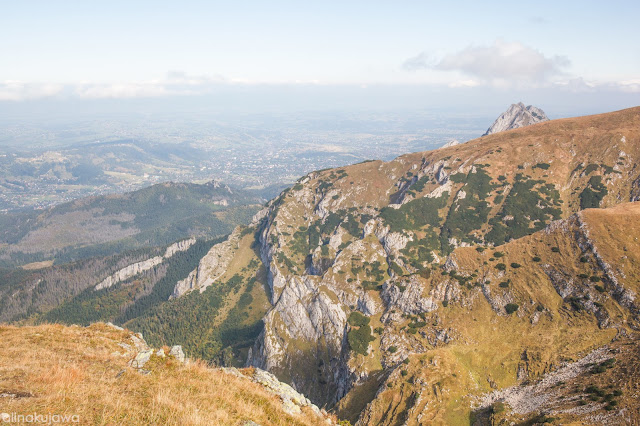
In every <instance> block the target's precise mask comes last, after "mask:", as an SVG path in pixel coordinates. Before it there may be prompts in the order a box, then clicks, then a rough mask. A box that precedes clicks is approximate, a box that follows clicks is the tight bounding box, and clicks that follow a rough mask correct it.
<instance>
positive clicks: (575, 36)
mask: <svg viewBox="0 0 640 426" xmlns="http://www.w3.org/2000/svg"><path fill="white" fill-rule="evenodd" d="M638 17H640V2H637V1H631V0H629V1H620V0H610V1H607V2H602V1H588V0H587V1H557V0H555V1H546V0H542V1H537V2H492V1H483V2H478V1H457V2H454V1H426V0H423V1H407V0H397V1H373V0H369V1H355V0H354V1H347V0H342V1H331V0H325V1H277V0H273V1H260V2H258V1H242V0H239V1H224V2H221V1H194V0H183V1H173V2H169V1H161V0H155V1H132V0H129V1H119V0H110V1H86V0H82V1H76V0H45V1H35V0H22V1H7V0H5V1H3V4H2V13H1V14H0V102H3V103H7V102H9V103H11V102H14V103H15V102H25V101H26V102H28V101H37V100H51V99H56V100H60V99H62V100H74V101H76V100H96V99H137V98H144V99H153V98H168V97H172V96H187V97H189V96H196V97H197V96H203V95H211V94H215V93H218V92H219V91H220V90H223V91H224V90H228V89H229V88H231V89H232V90H235V91H236V92H242V91H247V90H248V91H251V90H255V91H257V92H260V91H264V90H265V87H267V88H274V87H275V88H280V89H282V90H285V91H287V90H288V91H291V90H292V89H291V88H292V87H305V90H309V91H310V92H313V93H322V92H323V90H325V88H331V90H333V91H335V92H336V93H339V92H340V90H339V88H344V93H360V94H362V93H366V91H367V90H370V91H372V92H375V93H377V95H376V96H375V99H377V100H376V102H380V103H381V104H382V103H384V102H385V99H386V98H385V96H387V95H385V93H386V94H389V96H392V94H393V92H394V88H402V90H404V91H405V92H407V93H411V92H412V91H413V90H414V89H415V91H417V92H419V93H425V94H427V95H425V96H426V97H430V98H431V99H432V102H434V103H437V102H440V101H442V100H445V99H448V98H450V97H451V96H453V95H455V96H458V97H461V99H465V96H467V95H468V96H470V97H472V98H473V97H476V98H477V97H479V96H480V97H482V96H488V97H492V96H494V97H495V98H497V99H498V98H499V99H502V98H504V99H510V98H513V101H514V102H515V101H518V100H519V99H516V97H518V96H521V95H522V94H527V95H529V96H530V98H533V99H535V98H536V96H537V95H538V97H539V98H540V99H541V100H544V99H548V100H549V101H550V102H553V100H558V101H559V100H561V99H562V100H563V101H564V102H565V103H567V104H568V105H570V104H571V102H573V103H575V104H576V108H577V107H579V106H580V105H581V103H583V102H584V99H585V96H587V98H588V99H590V102H594V103H597V102H598V99H609V100H611V102H610V103H611V104H612V106H617V105H618V104H619V106H621V107H622V106H633V105H638V104H640V102H639V100H640V44H639V43H638V41H639V40H640V25H638V23H637V19H638ZM308 88H311V89H308ZM336 88H338V89H336ZM356 88H357V89H360V91H358V90H355V89H356ZM412 88H413V89H412ZM327 90H329V89H327ZM363 91H364V92H363ZM553 93H555V97H554V95H552V94H553ZM559 93H562V94H563V96H560V95H558V94H559ZM428 94H432V95H433V96H428ZM585 94H587V95H585ZM348 96H355V95H348ZM358 96H360V95H358ZM567 96H568V97H569V99H567ZM364 98H367V96H364ZM339 99H340V96H339V95H336V97H335V99H334V102H338V101H339ZM367 102H369V101H367Z"/></svg>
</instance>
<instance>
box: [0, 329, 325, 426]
mask: <svg viewBox="0 0 640 426" xmlns="http://www.w3.org/2000/svg"><path fill="white" fill-rule="evenodd" d="M131 335H132V333H131V332H129V331H124V330H123V331H120V330H116V329H115V328H112V327H108V326H106V325H104V324H95V325H93V326H91V327H88V328H81V327H63V326H60V325H56V326H51V325H46V326H38V327H11V326H0V372H1V374H0V393H1V394H2V412H3V413H14V414H15V415H16V416H18V415H30V414H33V413H34V412H35V413H37V414H39V415H47V414H52V415H69V416H74V415H77V416H78V419H79V421H80V423H81V424H131V425H133V424H136V425H137V424H139V425H148V424H171V425H212V424H229V425H240V424H246V423H247V422H248V421H253V422H257V423H258V424H262V425H290V424H294V425H313V424H327V423H326V422H325V419H324V418H322V417H321V416H316V415H314V414H313V413H310V412H309V411H307V410H308V408H303V411H302V413H301V414H298V415H291V414H287V413H286V412H285V411H284V410H283V403H282V400H281V399H280V397H278V396H276V395H275V394H274V393H272V392H270V391H269V390H268V389H267V388H265V387H264V386H262V385H261V384H259V383H254V382H252V381H250V380H248V379H246V378H244V377H237V376H235V375H232V374H227V373H224V372H223V371H221V370H219V369H212V368H209V367H207V366H206V365H205V364H203V363H201V362H187V363H186V364H180V363H179V362H177V361H176V360H174V359H173V358H171V357H166V358H160V357H157V356H153V357H152V358H151V361H149V362H148V363H147V364H145V369H146V370H147V371H148V372H149V373H148V374H146V375H145V374H142V373H140V372H138V371H136V370H135V369H133V368H131V367H129V366H128V362H129V361H130V360H131V359H132V357H133V355H134V354H132V353H131V351H130V349H127V348H130V347H131V346H132V336H131ZM154 352H155V351H154ZM9 415H11V414H9Z"/></svg>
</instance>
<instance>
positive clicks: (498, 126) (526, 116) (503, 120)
mask: <svg viewBox="0 0 640 426" xmlns="http://www.w3.org/2000/svg"><path fill="white" fill-rule="evenodd" d="M548 120H549V118H548V117H547V115H546V114H545V113H544V111H543V110H541V109H540V108H538V107H535V106H533V105H529V106H526V107H525V106H524V104H523V103H522V102H518V103H517V104H511V106H510V107H509V109H507V110H506V111H505V112H503V113H502V114H500V116H499V117H498V118H497V119H496V121H494V122H493V124H492V125H491V127H489V128H488V129H487V131H486V132H485V133H484V135H482V136H487V135H490V134H492V133H498V132H504V131H506V130H511V129H517V128H519V127H525V126H530V125H531V124H536V123H540V122H542V121H548Z"/></svg>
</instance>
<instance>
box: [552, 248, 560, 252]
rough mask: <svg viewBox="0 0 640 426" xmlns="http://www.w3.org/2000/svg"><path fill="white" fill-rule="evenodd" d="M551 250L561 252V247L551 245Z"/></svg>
mask: <svg viewBox="0 0 640 426" xmlns="http://www.w3.org/2000/svg"><path fill="white" fill-rule="evenodd" d="M551 251H552V252H554V253H560V247H551Z"/></svg>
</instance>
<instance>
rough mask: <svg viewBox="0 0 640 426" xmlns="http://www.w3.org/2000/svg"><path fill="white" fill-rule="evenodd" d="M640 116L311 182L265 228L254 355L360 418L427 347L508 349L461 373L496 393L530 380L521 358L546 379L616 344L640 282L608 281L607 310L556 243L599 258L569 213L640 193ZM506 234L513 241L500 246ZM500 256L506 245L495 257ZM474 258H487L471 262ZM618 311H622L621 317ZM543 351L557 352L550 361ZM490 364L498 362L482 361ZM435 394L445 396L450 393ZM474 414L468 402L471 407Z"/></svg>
mask: <svg viewBox="0 0 640 426" xmlns="http://www.w3.org/2000/svg"><path fill="white" fill-rule="evenodd" d="M638 123H640V110H639V109H632V110H626V111H622V112H619V113H612V114H605V115H601V116H593V117H583V118H578V119H567V120H557V121H553V122H548V123H543V124H541V125H540V126H536V127H535V128H533V127H525V128H522V129H518V130H516V131H515V132H510V133H509V134H497V135H490V136H487V137H485V138H482V139H479V140H475V141H470V142H468V143H466V144H462V145H456V146H451V147H448V148H443V149H439V150H436V151H431V152H425V153H416V154H409V155H405V156H402V157H399V158H398V159H396V160H394V161H391V162H388V163H383V162H379V161H373V162H365V163H361V164H357V165H353V166H349V167H344V168H339V169H333V170H326V171H321V172H314V173H311V174H309V175H307V176H305V177H304V178H302V179H300V180H299V181H298V182H297V183H296V185H294V186H293V187H292V188H290V189H289V190H287V191H285V192H284V193H283V194H281V196H280V197H278V198H276V199H275V200H273V201H272V202H270V203H269V204H268V206H267V211H266V212H265V214H264V215H263V216H260V217H259V218H258V220H257V221H256V222H255V223H254V225H253V226H254V228H255V229H256V239H257V244H258V247H259V250H260V256H261V258H262V262H263V264H264V266H265V268H266V270H267V283H268V288H269V293H270V301H271V305H272V308H271V310H270V311H269V312H268V314H267V315H266V316H265V318H264V320H263V322H264V330H263V331H262V333H261V335H260V337H259V338H258V341H257V343H256V344H255V345H254V347H253V349H252V351H251V354H250V356H249V364H250V365H253V366H256V367H260V368H263V369H266V370H268V371H271V372H273V373H274V374H276V375H277V376H278V377H279V378H280V379H281V380H284V381H285V382H287V383H291V384H292V386H293V387H294V388H295V389H297V390H298V391H300V392H302V393H304V394H305V395H307V396H308V397H309V398H310V399H311V400H312V401H314V403H317V404H320V405H322V404H328V405H333V404H336V403H338V402H339V401H340V404H339V405H338V407H339V408H338V409H339V410H341V412H343V413H345V416H346V417H349V416H350V414H349V413H352V412H357V413H359V411H360V410H361V409H363V408H365V407H364V405H360V406H358V404H361V403H362V401H363V400H367V398H369V399H368V400H367V401H379V402H380V401H381V402H380V403H381V404H384V403H385V402H384V401H386V400H385V399H382V400H380V399H379V398H378V397H376V395H382V394H384V395H387V393H385V392H386V391H387V390H388V389H392V393H393V395H395V396H393V398H397V397H398V395H399V393H398V392H400V391H399V390H398V389H396V385H398V384H399V383H401V382H402V383H404V379H403V378H404V377H406V376H405V374H409V373H408V372H407V373H402V371H404V370H407V371H409V370H408V368H407V367H403V366H406V365H413V358H414V357H415V356H418V355H420V359H423V358H424V357H425V356H426V358H424V359H427V358H429V359H432V358H433V356H432V355H428V354H433V353H435V352H433V351H436V352H439V351H440V350H441V349H442V350H445V352H446V357H451V356H453V355H451V354H450V353H449V352H448V351H449V349H446V348H450V347H460V348H461V349H460V350H461V351H462V352H464V353H467V351H473V350H475V349H472V348H474V347H475V348H476V349H477V350H480V351H481V352H482V351H484V352H482V353H486V356H489V355H488V354H489V353H490V352H491V353H494V352H495V350H496V349H495V348H500V351H502V352H500V353H501V354H503V356H501V357H497V358H496V362H497V360H501V361H500V362H501V364H500V363H498V364H492V363H490V362H489V363H488V364H487V362H488V361H487V359H488V358H486V359H485V358H482V359H476V360H473V361H471V362H472V364H473V365H472V367H470V366H465V368H464V369H462V370H460V372H459V373H456V374H459V375H460V374H461V375H466V376H465V377H467V376H468V375H469V374H471V376H472V377H476V376H477V375H480V376H482V378H477V379H474V380H479V381H480V382H482V383H483V384H478V387H477V389H478V392H480V391H484V390H485V389H486V388H485V384H486V386H489V388H488V389H491V388H492V387H493V386H497V387H502V386H506V385H510V384H512V383H513V382H514V381H515V380H517V379H518V374H516V373H517V371H518V366H519V365H520V363H521V361H522V360H521V357H522V356H523V355H522V353H523V351H524V352H527V353H529V354H533V353H535V354H536V355H535V357H537V358H536V362H533V361H530V362H529V363H528V364H527V365H526V367H522V368H520V370H521V371H525V370H523V369H526V371H527V372H528V373H527V374H529V376H527V377H538V376H539V375H540V374H542V373H543V372H545V371H549V370H550V369H552V368H554V366H555V365H557V363H558V361H559V359H560V358H561V357H562V356H571V357H573V356H575V355H576V354H577V353H578V352H580V351H582V350H585V349H586V348H588V347H593V345H601V344H603V343H604V342H606V341H607V339H610V338H611V337H612V334H611V332H612V331H613V335H615V332H616V331H615V330H616V327H618V328H619V327H627V325H625V324H627V323H625V321H628V320H633V321H635V320H634V319H633V318H634V317H633V315H635V309H636V308H635V306H634V305H632V304H630V303H629V300H630V298H633V297H635V296H630V295H631V294H632V293H630V292H636V291H637V290H636V289H635V287H634V286H635V284H633V281H632V280H626V281H625V284H623V285H622V287H623V288H619V289H616V288H617V287H616V285H615V284H607V286H602V288H603V289H605V292H608V291H611V293H610V297H609V298H607V303H612V304H611V305H605V303H604V301H602V300H600V299H602V294H601V293H600V292H599V290H598V289H595V288H590V289H588V290H587V289H585V288H584V284H585V283H584V281H580V282H577V281H576V279H575V278H572V277H578V276H582V275H585V274H587V272H586V271H576V270H575V269H567V265H568V264H569V262H568V260H567V259H566V257H565V256H566V253H565V252H564V246H563V245H560V242H559V241H561V240H563V239H565V238H566V243H563V244H570V245H571V247H572V249H571V250H572V251H573V252H576V253H577V252H582V251H583V249H584V251H585V253H588V252H589V249H588V243H586V242H585V241H587V239H588V238H587V237H585V235H586V234H585V233H584V232H582V231H579V230H580V229H582V228H581V227H580V223H579V221H580V220H583V219H582V216H574V217H572V216H571V215H573V214H574V213H575V212H577V211H579V210H580V209H581V208H584V207H598V206H600V207H604V206H613V205H616V204H618V203H620V202H624V201H629V200H631V199H632V198H633V191H634V182H635V181H636V180H637V179H638V170H637V167H636V164H637V159H638V158H639V156H640V139H639V131H638V129H639V128H640V127H638ZM594 129H597V130H595V131H594ZM605 142H606V143H605ZM570 217H572V218H571V219H569V218H570ZM563 218H564V219H565V221H564V222H562V221H561V222H557V220H560V219H563ZM567 220H568V221H567ZM592 226H595V225H593V224H592ZM554 227H555V228H554ZM589 229H591V228H589ZM545 230H546V231H545ZM535 232H538V234H535V235H540V237H537V238H538V239H545V240H546V241H547V242H546V243H545V244H546V246H545V247H546V249H545V250H546V251H549V252H550V253H556V251H555V250H551V248H552V247H555V245H554V244H558V245H560V246H559V247H558V250H559V252H560V253H563V255H558V256H556V257H555V258H553V259H549V260H545V257H544V255H543V254H542V253H543V251H542V246H540V244H539V243H538V242H536V243H535V244H534V243H533V241H534V240H526V238H529V237H528V236H529V235H531V234H534V233H535ZM545 232H546V234H545ZM590 232H591V231H590ZM542 235H551V236H553V237H549V238H546V237H545V238H542ZM574 235H576V236H580V235H581V237H580V238H581V240H580V241H582V242H580V243H578V239H577V237H575V238H574ZM523 238H524V239H523ZM589 238H590V237H589ZM554 239H555V240H554ZM556 240H557V241H556ZM516 242H521V243H522V245H520V243H518V244H516ZM505 243H507V244H511V245H510V246H508V247H507V248H505V249H504V250H503V249H501V248H500V247H502V246H503V245H504V244H505ZM580 244H582V246H580ZM492 247H495V248H492ZM505 247H506V246H505ZM580 247H583V248H580ZM489 250H491V251H492V252H493V250H495V254H494V255H491V254H484V255H483V254H482V253H488V251H489ZM512 253H513V256H512ZM471 255H474V256H475V257H474V259H475V260H474V261H473V262H472V264H467V263H466V262H468V259H467V257H471ZM524 255H527V256H528V257H523V256H524ZM581 257H584V258H585V259H587V260H586V261H585V262H583V263H581V262H577V261H575V262H577V263H575V264H576V265H578V266H580V265H581V266H583V267H587V266H589V267H591V268H593V269H594V271H596V272H591V273H590V274H591V275H588V277H587V278H589V277H591V276H592V275H593V276H594V277H596V278H593V279H594V280H596V279H600V280H602V282H605V281H606V282H607V283H614V280H613V279H610V278H607V276H608V275H607V274H608V273H606V272H605V271H606V268H605V267H604V266H602V265H603V263H602V262H600V261H598V260H597V256H596V255H595V254H590V255H588V256H587V255H583V256H577V258H576V259H578V258H581ZM536 258H540V260H535V259H536ZM540 262H541V263H540ZM605 263H607V264H608V265H611V264H613V263H615V262H614V261H613V260H609V261H606V262H605ZM571 265H574V261H573V260H572V263H571ZM578 266H575V268H577V267H578ZM571 268H574V267H573V266H572V267H571ZM611 268H613V267H611ZM625 273H628V272H625ZM571 274H573V275H571ZM581 274H582V275H581ZM627 276H628V275H627ZM615 279H616V280H617V281H618V282H620V277H619V276H618V275H616V277H615ZM534 283H535V284H534ZM542 283H544V284H542ZM609 285H610V286H611V288H610V290H609ZM633 294H635V293H633ZM587 300H591V302H588V301H587ZM596 303H597V304H599V305H603V306H607V308H600V307H599V305H597V304H596ZM619 309H622V311H623V312H624V315H623V317H624V318H625V320H624V321H622V322H621V321H620V320H616V321H613V320H612V318H613V317H615V316H616V315H618V314H613V312H617V310H619ZM575 312H580V315H583V316H584V318H582V317H581V319H580V322H579V324H581V325H576V324H578V323H576V322H575V320H573V319H570V318H571V317H573V316H574V315H575ZM470 315H471V317H474V318H475V320H474V322H472V323H469V319H468V318H470V317H469V316H470ZM516 318H517V319H516ZM627 318H628V320H627ZM475 321H477V322H478V323H479V324H475ZM515 323H517V324H518V325H517V327H516V326H515V325H514V324H515ZM484 324H487V325H490V324H491V326H490V327H489V328H484ZM541 324H544V325H541ZM569 324H573V325H569ZM481 325H482V326H481ZM594 325H595V327H594ZM514 327H515V328H514ZM536 327H537V328H536ZM496 329H497V330H501V331H500V332H496V331H495V330H496ZM514 329H517V330H518V333H523V335H524V336H527V337H526V338H524V337H523V338H522V339H519V340H518V342H515V343H514V347H513V348H507V347H504V345H503V344H499V342H498V341H497V340H496V339H498V337H496V339H493V338H488V336H489V335H491V333H494V334H495V335H496V336H502V334H501V333H503V332H504V333H506V334H505V335H504V336H502V337H500V338H504V339H505V341H508V340H509V338H508V336H511V335H512V333H513V330H514ZM556 329H559V330H563V331H562V332H556V331H554V330H556ZM491 330H493V331H491ZM538 333H543V334H544V335H546V336H548V339H547V340H548V341H547V343H548V344H547V346H544V345H543V346H541V345H539V344H536V343H535V341H536V339H538V338H539V337H534V336H537V335H538ZM474 345H480V346H474ZM492 345H493V346H492ZM533 347H535V349H534V348H533ZM543 347H544V349H543ZM544 351H547V352H550V353H552V354H554V355H553V356H547V355H545V356H542V355H540V354H541V353H543V352H544ZM460 356H461V355H460V354H459V353H455V357H460ZM483 356H485V355H483ZM531 356H532V357H533V355H531ZM456 359H457V358H456ZM406 362H408V363H409V364H405V363H406ZM425 362H427V361H425ZM428 362H431V361H428ZM434 362H435V361H434ZM451 362H453V360H452V361H451ZM458 362H462V360H457V361H455V362H454V364H455V363H458ZM420 363H422V361H420ZM485 364H486V365H491V366H493V367H491V368H494V367H495V369H494V370H491V372H484V373H481V372H480V370H476V368H479V365H485ZM420 365H422V364H420ZM451 365H453V364H451ZM456 365H457V364H456ZM505 366H507V367H505ZM447 368H448V367H447ZM487 368H488V367H487ZM487 371H488V370H487ZM520 377H525V376H524V373H522V372H521V373H520ZM416 380H417V379H416ZM421 380H422V379H421ZM388 385H390V387H387V386H388ZM409 385H411V386H409ZM414 385H415V383H410V384H407V385H406V386H407V389H406V392H405V393H402V392H401V394H402V395H404V396H401V397H400V399H399V400H398V401H400V402H399V404H400V405H398V406H396V405H392V406H391V408H389V409H393V410H396V411H397V413H404V414H402V415H409V416H412V415H413V414H411V413H410V411H411V410H413V411H411V412H415V413H418V412H420V410H422V409H423V408H420V407H423V403H426V401H427V400H428V399H429V398H426V395H424V396H423V397H422V398H423V399H422V400H420V399H419V398H420V397H419V395H421V392H420V391H419V388H416V387H415V386H414ZM402 386H405V385H404V384H403V385H402ZM424 386H430V385H427V382H424ZM464 386H465V384H464V383H462V382H460V383H456V385H455V388H456V389H458V387H460V389H462V387H464ZM367 389H368V390H367ZM429 389H431V387H429ZM429 392H431V390H429ZM434 392H436V394H437V395H438V396H437V399H438V401H440V402H442V400H444V399H443V397H442V396H440V393H441V392H442V390H441V389H440V388H438V390H436V391H434ZM456 392H457V390H456ZM354 393H358V395H359V396H357V397H356V396H353V395H354ZM360 393H367V395H368V396H367V397H363V396H362V394H360ZM416 398H418V399H416ZM425 398H426V399H425ZM447 398H448V397H447ZM447 400H448V399H447ZM350 401H360V402H350ZM410 402H411V403H410ZM440 402H439V403H438V404H439V405H437V407H441V408H442V407H444V405H442V404H441V403H440ZM372 403H374V402H372ZM357 407H359V408H358V409H356V408H357ZM394 407H395V408H394ZM411 407H413V408H411ZM466 407H467V408H465V409H463V408H461V410H462V412H464V413H466V414H464V415H465V416H468V415H469V412H470V411H469V410H470V405H469V404H467V405H466ZM376 410H378V408H375V407H372V408H371V411H370V415H369V416H370V417H368V418H370V419H376V421H381V422H383V423H389V422H391V423H393V421H391V420H389V418H386V420H385V417H384V416H386V415H388V414H389V413H388V412H387V411H384V412H386V413H387V414H384V413H383V414H382V417H376V416H375V415H374V414H373V413H374V412H375V411H376ZM385 410H386V409H385ZM465 410H466V411H465ZM416 415H417V414H416ZM437 416H440V414H437ZM437 416H436V417H437ZM356 418H357V415H356V416H355V417H353V418H352V420H354V421H355V419H356ZM467 421H468V417H467Z"/></svg>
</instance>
